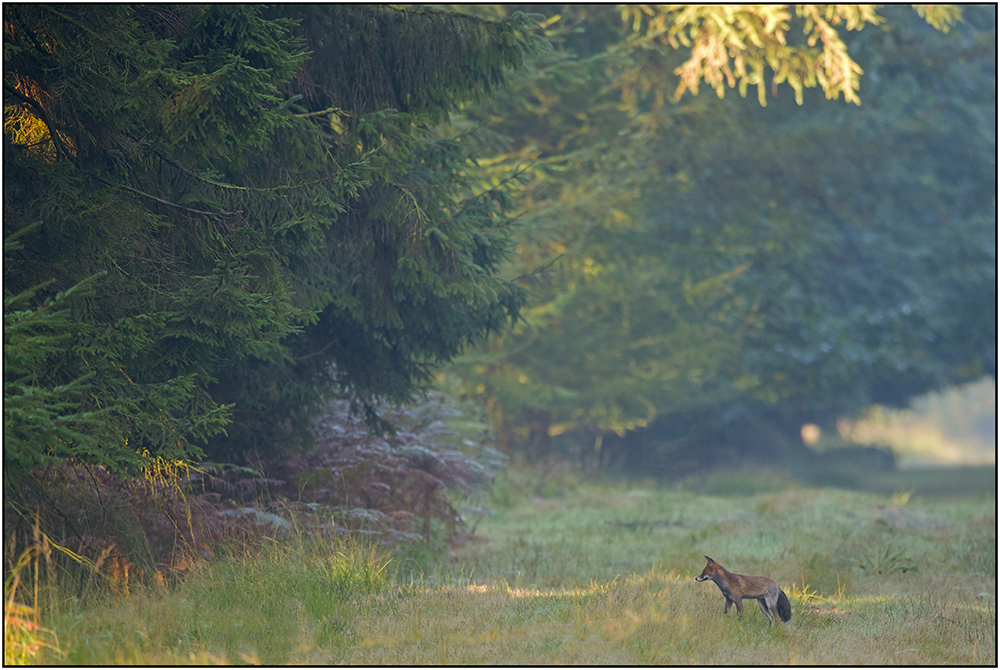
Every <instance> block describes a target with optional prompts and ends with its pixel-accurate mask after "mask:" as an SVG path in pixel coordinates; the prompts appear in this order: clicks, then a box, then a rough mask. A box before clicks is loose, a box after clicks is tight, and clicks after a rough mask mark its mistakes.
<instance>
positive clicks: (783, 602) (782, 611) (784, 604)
mask: <svg viewBox="0 0 1000 670" xmlns="http://www.w3.org/2000/svg"><path fill="white" fill-rule="evenodd" d="M778 616H780V617H781V620H782V621H786V622H787V621H788V620H789V619H791V618H792V604H791V603H790V602H788V596H786V595H785V592H784V591H781V590H779V591H778Z"/></svg>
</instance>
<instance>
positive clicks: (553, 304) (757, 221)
mask: <svg viewBox="0 0 1000 670" xmlns="http://www.w3.org/2000/svg"><path fill="white" fill-rule="evenodd" d="M507 9H508V10H510V11H513V10H514V9H516V8H515V7H509V8H507ZM533 11H538V12H542V13H543V14H544V15H545V16H546V19H545V20H544V25H545V29H546V36H547V37H548V38H549V39H550V40H551V41H552V43H553V45H554V49H553V50H552V51H550V52H547V53H544V54H542V55H541V56H538V57H535V58H533V59H532V60H531V61H530V69H529V72H528V74H527V75H526V76H523V77H519V78H517V79H515V80H514V82H513V86H512V88H511V89H510V90H509V91H504V92H501V93H500V94H499V95H498V96H497V97H496V98H495V99H494V100H493V101H491V103H490V104H488V105H484V106H481V107H479V108H476V109H474V110H470V111H468V112H467V114H466V116H467V118H468V119H469V120H470V121H473V122H477V123H481V124H483V125H484V126H487V127H489V128H490V129H492V130H494V131H495V132H496V133H497V134H498V139H501V140H503V141H504V142H505V143H506V144H505V145H504V148H505V150H504V151H503V152H501V153H499V154H498V155H497V156H496V157H495V158H493V159H492V160H491V161H490V165H491V167H492V169H493V171H494V175H495V177H494V179H503V178H504V177H505V175H507V174H509V173H510V172H512V171H514V170H516V169H519V168H520V167H521V166H524V165H528V166H530V168H529V172H530V176H531V179H530V181H529V182H528V184H527V185H526V187H525V189H524V190H523V191H522V192H521V194H520V197H519V200H518V204H519V205H520V206H521V208H522V211H523V214H522V216H521V219H520V222H521V224H522V225H521V227H520V228H519V229H518V233H517V235H518V237H517V241H518V246H517V253H516V257H515V261H514V264H513V265H514V266H515V267H516V269H515V270H512V271H511V274H512V275H514V276H516V275H522V276H524V278H523V279H522V280H521V283H522V285H524V286H525V287H527V288H529V289H530V291H531V302H530V306H529V307H528V308H527V309H526V310H525V311H524V313H523V319H522V320H521V321H520V322H519V323H518V324H516V325H515V327H514V328H513V329H512V330H510V331H507V332H505V333H503V334H502V335H501V336H499V337H496V338H492V339H491V340H490V341H489V343H488V344H487V345H486V346H483V347H480V348H478V349H477V350H476V351H475V353H472V354H469V355H466V356H464V357H463V358H462V359H460V362H459V365H457V366H455V367H454V368H452V370H453V372H454V374H456V375H457V376H458V377H459V378H460V379H461V380H462V384H463V389H464V390H465V391H466V392H467V393H470V394H473V395H478V396H479V397H481V398H483V400H484V402H485V404H486V405H487V407H489V409H490V412H491V416H492V418H493V421H494V424H495V425H496V426H497V430H498V434H499V435H500V436H501V437H502V439H503V440H504V441H505V442H507V443H508V444H509V445H513V446H514V448H520V449H523V450H525V451H526V452H527V453H529V454H533V455H534V456H536V457H539V456H544V455H546V454H548V453H550V452H551V451H562V452H565V451H567V450H569V451H574V452H579V450H580V445H585V446H584V449H583V450H584V453H583V454H581V455H582V456H584V457H587V458H589V459H596V460H598V462H608V461H609V460H612V461H615V462H618V463H621V464H624V465H626V466H629V467H633V468H637V469H642V470H644V471H650V470H656V471H661V472H662V471H674V472H677V471H682V470H684V469H686V468H694V467H699V466H704V465H708V464H711V463H720V462H723V463H737V462H740V461H741V460H774V459H781V458H785V457H787V456H789V455H790V452H795V451H799V452H801V451H803V450H804V446H803V444H802V441H801V439H800V437H799V431H800V428H801V426H802V425H803V424H804V423H806V422H811V423H816V424H819V425H820V426H822V427H824V428H825V429H831V430H832V429H833V427H834V425H835V422H836V419H837V417H839V416H845V415H851V414H853V413H856V412H858V411H863V410H864V409H865V408H867V407H868V406H870V405H871V404H873V403H880V404H884V405H897V406H903V405H905V404H906V403H907V402H908V401H909V399H911V398H913V397H915V396H918V395H920V394H922V393H924V392H926V391H929V390H932V389H939V388H942V387H944V386H946V385H949V384H955V383H960V382H963V381H969V380H974V379H976V378H978V377H980V376H982V375H984V374H989V375H993V376H995V373H996V356H995V350H996V349H995V348H996V272H995V268H996V196H995V188H994V185H995V179H996V164H995V156H996V153H995V148H996V129H995V123H994V120H995V112H996V69H995V10H994V8H992V7H966V8H964V9H963V10H962V13H961V20H959V21H956V19H958V16H959V15H958V14H957V13H956V12H957V10H955V9H954V8H940V7H939V8H937V11H938V12H940V13H934V12H931V13H928V10H927V9H926V8H918V11H916V12H914V11H913V10H912V9H910V8H902V7H886V8H884V9H881V10H879V14H876V13H874V11H873V10H872V9H871V8H870V7H862V6H854V7H851V8H844V9H840V8H834V7H832V6H825V7H823V8H820V9H816V8H815V7H799V6H797V7H796V9H795V10H792V9H791V8H785V7H783V6H767V7H763V8H760V7H755V6H746V7H740V8H737V9H735V10H734V9H732V8H728V9H727V8H723V7H714V8H706V9H704V11H703V10H702V9H697V10H696V9H694V8H691V7H682V6H656V7H647V6H638V7H637V6H627V7H624V8H621V9H619V8H615V7H611V6H600V7H595V6H574V5H558V6H534V7H533ZM816 12H819V15H817V13H816ZM499 15H501V14H497V16H499ZM824 19H825V23H824ZM727 21H731V23H726V22H727ZM838 22H839V23H838ZM866 23H867V24H869V25H868V28H866V29H864V30H860V28H861V27H862V26H863V25H864V24H866ZM723 25H728V26H729V29H728V31H727V30H723V29H721V28H720V26H723ZM692 26H695V27H696V28H700V30H695V29H692V28H691V27H692ZM775 26H778V27H779V28H777V29H775ZM780 26H784V31H785V32H784V33H783V34H781V35H779V36H777V37H775V34H774V33H769V32H768V31H769V30H772V29H774V30H776V31H778V32H780ZM831 31H833V32H831ZM834 33H836V34H834ZM713 40H715V41H716V42H719V43H724V44H723V46H720V47H718V48H716V46H717V45H715V44H711V42H712V41H713ZM733 42H736V43H740V42H741V43H742V44H743V45H745V46H746V47H747V51H746V52H740V51H739V50H737V49H729V46H728V44H730V43H733ZM699 49H700V51H699ZM799 52H801V53H799ZM827 52H830V53H827ZM744 53H745V54H746V57H745V58H744V59H743V62H742V63H741V62H739V61H740V55H741V54H744ZM696 56H697V58H696ZM734 56H735V57H734ZM800 56H801V57H800ZM698 59H701V60H698ZM831 64H832V65H831ZM838 64H839V65H838ZM710 65H711V67H710ZM698 67H700V68H701V69H700V70H698ZM831 67H832V68H833V69H832V70H830V69H827V68H831ZM712 68H714V70H713V69H712ZM838 68H839V69H838ZM862 71H863V73H864V74H863V76H861V73H862ZM692 72H694V75H693V76H692V74H691V73H692ZM810 73H814V74H815V75H816V76H814V77H813V79H812V80H811V81H810V79H809V75H810ZM765 74H766V76H764V75H765ZM699 76H700V78H701V79H703V81H704V83H707V84H710V85H712V86H713V88H714V89H715V91H716V92H717V94H718V95H712V94H711V92H709V93H707V94H706V93H704V92H702V94H701V95H698V96H697V97H694V96H693V95H692V93H696V92H697V91H698V82H699ZM678 81H679V82H680V83H679V84H678ZM750 84H753V85H754V86H756V88H757V91H756V92H757V94H758V95H756V96H753V95H750V96H747V93H748V86H749V85H750ZM785 84H788V86H787V87H786V86H785ZM810 84H811V85H812V86H813V87H814V88H811V87H810ZM728 87H734V88H735V89H737V90H738V92H739V93H740V94H741V95H740V96H737V95H733V94H730V95H725V92H726V90H727V88H728ZM749 90H750V91H753V87H750V88H749ZM824 94H825V97H826V98H835V99H836V98H838V96H839V95H840V94H843V96H844V101H843V102H839V101H838V102H833V101H830V100H825V99H824ZM744 97H745V98H747V99H744ZM845 102H847V103H853V104H845ZM765 105H766V107H765ZM591 445H592V446H591Z"/></svg>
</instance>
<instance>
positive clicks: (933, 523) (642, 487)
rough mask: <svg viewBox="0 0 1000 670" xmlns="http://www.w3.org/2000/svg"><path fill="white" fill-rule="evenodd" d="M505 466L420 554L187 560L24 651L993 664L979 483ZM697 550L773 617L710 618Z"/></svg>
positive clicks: (468, 660)
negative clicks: (479, 513)
mask: <svg viewBox="0 0 1000 670" xmlns="http://www.w3.org/2000/svg"><path fill="white" fill-rule="evenodd" d="M745 476H747V477H750V478H755V477H758V476H760V473H747V474H746V475H745ZM504 477H505V478H507V481H506V482H501V486H500V489H501V490H503V491H505V494H504V499H505V500H506V501H507V504H505V505H503V506H500V505H497V506H496V507H495V509H494V516H492V517H490V518H487V519H485V520H483V521H482V522H481V523H480V525H479V528H478V534H477V535H476V536H475V537H473V538H472V540H470V541H469V542H468V543H467V544H466V545H465V546H464V547H462V548H460V549H457V550H455V551H454V552H452V553H451V554H450V555H449V556H447V557H444V558H442V559H440V560H438V561H437V562H434V561H432V560H422V561H421V562H420V565H419V566H418V565H415V563H414V560H413V559H394V560H392V561H389V557H388V556H383V555H382V554H381V553H380V552H379V551H378V550H377V549H375V548H372V547H371V546H367V545H364V544H362V543H359V542H332V543H331V542H329V541H323V542H320V541H305V540H302V541H297V542H296V543H294V544H293V545H291V546H284V547H275V548H274V549H273V550H269V551H266V552H264V553H263V554H262V555H259V556H244V557H237V558H234V559H230V560H226V561H223V562H219V563H215V564H204V565H202V566H200V567H196V568H195V569H193V570H192V572H191V573H190V574H189V576H188V577H187V578H186V579H185V580H184V581H183V582H182V583H181V584H180V585H179V586H177V587H176V588H173V589H164V590H162V591H161V592H160V593H155V592H148V593H139V592H137V590H133V592H132V594H131V595H130V596H129V597H128V598H126V599H123V598H121V597H119V598H118V599H117V600H114V601H109V602H108V603H107V605H103V606H100V607H89V608H87V609H74V606H73V604H72V603H67V604H64V605H62V606H60V607H57V608H56V609H55V610H54V611H53V612H52V613H51V614H50V615H49V616H48V618H47V619H46V620H45V624H46V625H48V626H51V627H52V628H53V629H54V630H55V631H57V632H58V634H59V640H60V643H61V646H62V650H63V651H62V653H61V654H57V653H56V652H54V651H51V650H45V651H43V652H42V654H41V658H40V660H43V661H57V662H62V663H87V664H102V663H141V664H189V663H194V664H214V663H221V664H225V663H242V662H262V663H290V664H291V663H306V664H321V665H324V664H333V663H351V664H431V665H439V664H494V663H515V664H533V665H535V664H596V663H610V664H615V665H628V664H647V663H648V664H726V665H731V664H742V663H753V664H779V663H782V664H783V663H792V664H799V663H802V664H804V663H819V664H852V665H854V664H889V663H902V664H961V665H969V664H985V665H991V664H995V663H996V519H995V507H996V503H995V489H993V488H991V487H987V488H985V489H984V490H982V491H980V492H978V493H976V492H975V491H967V493H970V496H969V497H964V498H960V497H941V498H938V499H936V500H933V499H929V498H927V497H926V496H925V495H924V494H922V492H921V486H920V481H921V480H914V482H915V483H914V482H905V481H900V482H897V484H898V485H899V491H912V493H911V494H910V495H909V496H906V495H895V496H892V495H885V494H869V493H859V492H852V491H844V490H832V489H807V488H802V487H801V486H800V487H797V488H783V487H782V486H781V485H779V484H778V482H780V480H781V477H779V476H778V475H775V474H774V473H772V476H770V477H766V478H762V479H763V480H764V481H765V482H766V487H763V486H762V487H761V488H760V489H759V492H757V493H755V494H752V495H748V494H737V495H729V496H727V495H724V494H712V495H706V494H704V493H700V492H697V490H692V489H698V488H699V487H701V486H704V485H706V484H705V483H704V482H688V483H686V484H685V486H669V487H668V486H665V485H658V484H656V483H654V482H646V483H624V482H621V483H616V482H598V483H588V482H583V481H581V480H579V479H577V478H573V477H569V476H565V477H561V478H559V479H558V481H561V482H563V484H564V485H565V486H564V488H563V490H560V491H556V490H554V488H553V487H548V488H547V487H543V486H539V485H536V484H539V482H533V481H532V478H531V477H530V476H528V475H525V474H524V473H523V472H522V473H519V472H514V473H509V474H507V475H504ZM734 477H735V475H734ZM938 477H939V479H947V478H948V477H949V474H948V473H947V472H942V473H939V475H938ZM788 483H789V484H791V482H788ZM708 486H714V485H712V484H711V483H709V484H708ZM939 490H940V489H939ZM760 491H763V492H760ZM703 554H709V555H711V556H712V557H713V558H715V559H717V560H718V561H720V562H721V563H722V564H723V565H724V566H726V568H728V569H730V570H732V571H735V572H740V573H743V574H765V575H768V576H770V577H772V578H773V579H775V580H776V581H777V582H778V584H779V585H780V586H781V588H782V589H783V590H784V591H785V593H787V594H788V596H789V598H790V600H791V603H792V619H791V621H790V622H789V623H788V624H785V625H782V626H781V627H777V628H769V627H768V625H767V622H766V620H765V618H764V616H763V615H762V614H761V613H760V612H759V611H757V608H756V606H753V607H747V608H746V609H745V614H744V616H743V618H742V620H741V619H738V618H737V617H736V615H735V611H731V612H730V613H729V615H725V614H723V607H724V601H723V598H722V596H721V595H720V594H719V591H718V589H717V588H715V587H714V586H713V585H711V584H709V585H705V584H697V583H695V582H694V579H693V578H694V576H695V575H697V574H698V572H699V571H700V569H701V567H702V566H703V564H704V559H703V558H702V555H703ZM411 575H418V576H417V577H416V578H411V577H410V576H411Z"/></svg>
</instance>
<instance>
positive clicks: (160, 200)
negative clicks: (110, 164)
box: [97, 177, 243, 219]
mask: <svg viewBox="0 0 1000 670" xmlns="http://www.w3.org/2000/svg"><path fill="white" fill-rule="evenodd" d="M97 179H98V181H101V182H104V183H105V184H107V185H108V186H111V187H112V188H120V189H123V190H125V191H129V192H130V193H135V194H136V195H141V196H142V197H144V198H149V199H150V200H155V201H156V202H158V203H160V204H163V205H167V206H168V207H175V208H177V209H183V210H185V211H187V212H191V213H192V214H200V215H202V216H210V217H212V218H216V219H220V218H224V217H229V216H239V215H241V214H243V210H236V211H235V212H206V211H204V210H201V209H194V208H192V207H185V206H184V205H178V204H177V203H176V202H170V201H169V200H164V199H163V198H157V197H156V196H155V195H150V194H149V193H144V192H142V191H140V190H139V189H136V188H132V187H131V186H125V185H124V184H114V183H112V182H110V181H108V180H107V179H104V178H103V177H97Z"/></svg>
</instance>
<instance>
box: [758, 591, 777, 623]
mask: <svg viewBox="0 0 1000 670" xmlns="http://www.w3.org/2000/svg"><path fill="white" fill-rule="evenodd" d="M757 604H758V605H760V611H761V612H763V613H764V616H766V617H767V623H768V625H770V624H773V623H774V622H775V620H776V619H777V614H778V612H777V611H776V609H775V606H774V603H769V602H767V596H761V597H760V598H757Z"/></svg>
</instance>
